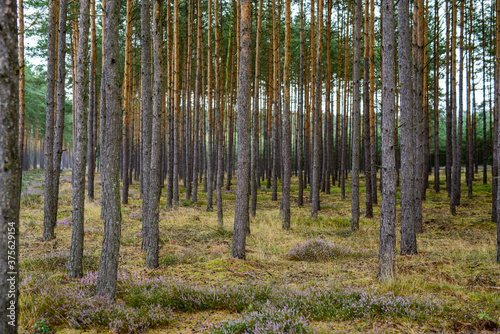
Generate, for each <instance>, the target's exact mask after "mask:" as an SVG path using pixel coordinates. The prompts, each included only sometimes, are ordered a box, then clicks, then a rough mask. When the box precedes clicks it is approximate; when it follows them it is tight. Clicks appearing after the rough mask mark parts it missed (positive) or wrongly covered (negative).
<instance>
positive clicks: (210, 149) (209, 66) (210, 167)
mask: <svg viewBox="0 0 500 334" xmlns="http://www.w3.org/2000/svg"><path fill="white" fill-rule="evenodd" d="M215 1H218V0H215ZM207 27H208V50H207V90H208V118H209V121H208V127H209V129H208V132H209V134H208V141H209V142H208V161H207V169H208V171H207V178H208V180H207V211H209V212H210V211H213V207H212V198H213V187H212V185H213V178H214V170H213V160H214V154H213V153H214V149H213V146H214V143H213V138H214V131H213V128H214V127H213V110H212V105H213V101H212V88H213V84H212V62H213V59H212V0H208V26H207Z"/></svg>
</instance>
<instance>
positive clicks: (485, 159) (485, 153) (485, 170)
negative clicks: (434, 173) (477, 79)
mask: <svg viewBox="0 0 500 334" xmlns="http://www.w3.org/2000/svg"><path fill="white" fill-rule="evenodd" d="M481 16H482V17H483V18H484V0H481ZM481 21H482V22H481V23H482V24H481V29H482V37H483V43H482V47H483V184H488V145H487V144H486V143H487V136H486V66H487V65H486V34H485V21H486V20H484V19H483V20H481Z"/></svg>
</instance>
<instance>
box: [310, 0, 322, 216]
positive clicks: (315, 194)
mask: <svg viewBox="0 0 500 334" xmlns="http://www.w3.org/2000/svg"><path fill="white" fill-rule="evenodd" d="M322 34H323V0H318V29H317V34H316V59H315V60H312V59H311V61H315V62H316V71H317V73H316V82H315V83H314V84H315V86H316V87H315V93H316V96H315V101H314V102H315V104H314V105H313V108H314V110H313V115H314V130H313V140H314V146H313V149H314V151H313V152H314V154H313V171H312V172H313V174H312V182H311V195H312V196H311V219H315V218H316V217H317V216H318V211H319V209H320V207H319V202H320V199H319V187H320V173H321V170H320V167H321V165H320V154H321V151H320V150H321V142H320V141H321V137H320V129H321V120H320V114H321V112H322V108H321V106H322V104H321V101H322V98H321V96H322V93H323V92H322V85H321V82H322V77H321V67H320V66H321V56H322V51H323V38H322Z"/></svg>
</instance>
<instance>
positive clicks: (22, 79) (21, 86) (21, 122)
mask: <svg viewBox="0 0 500 334" xmlns="http://www.w3.org/2000/svg"><path fill="white" fill-rule="evenodd" d="M17 5H18V12H19V17H18V23H19V30H18V31H19V42H18V47H19V148H18V152H19V165H20V166H21V167H22V166H23V151H24V127H25V110H26V104H25V96H26V91H25V82H26V80H25V74H24V72H25V71H24V66H25V64H24V0H18V1H17ZM37 135H38V124H37ZM37 137H38V136H37ZM35 156H36V155H35ZM21 169H22V168H21ZM35 169H36V163H35ZM20 181H21V183H22V179H20Z"/></svg>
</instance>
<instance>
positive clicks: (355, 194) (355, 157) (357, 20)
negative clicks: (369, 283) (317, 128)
mask: <svg viewBox="0 0 500 334" xmlns="http://www.w3.org/2000/svg"><path fill="white" fill-rule="evenodd" d="M362 10H363V5H362V0H355V5H354V50H353V58H354V64H353V74H352V78H353V89H354V92H353V98H354V105H353V120H352V122H353V124H352V185H351V230H352V231H357V230H358V229H359V144H360V143H359V137H360V129H359V128H360V109H361V92H360V79H361V11H362Z"/></svg>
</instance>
